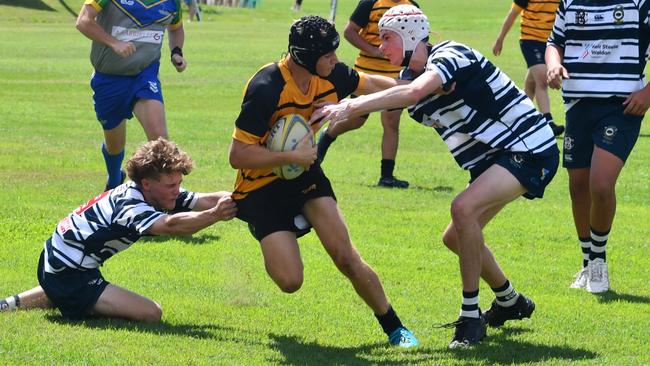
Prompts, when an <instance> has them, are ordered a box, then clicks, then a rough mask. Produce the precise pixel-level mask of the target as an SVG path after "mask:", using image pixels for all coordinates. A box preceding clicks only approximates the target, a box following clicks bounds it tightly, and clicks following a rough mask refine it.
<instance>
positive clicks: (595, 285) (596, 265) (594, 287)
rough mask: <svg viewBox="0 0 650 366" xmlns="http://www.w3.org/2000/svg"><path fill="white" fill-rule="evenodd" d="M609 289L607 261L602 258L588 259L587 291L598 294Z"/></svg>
mask: <svg viewBox="0 0 650 366" xmlns="http://www.w3.org/2000/svg"><path fill="white" fill-rule="evenodd" d="M608 290H609V271H608V270H607V262H605V261H604V260H603V259H602V258H596V259H594V260H593V261H589V277H588V278H587V291H589V292H591V293H592V294H599V293H603V292H607V291H608Z"/></svg>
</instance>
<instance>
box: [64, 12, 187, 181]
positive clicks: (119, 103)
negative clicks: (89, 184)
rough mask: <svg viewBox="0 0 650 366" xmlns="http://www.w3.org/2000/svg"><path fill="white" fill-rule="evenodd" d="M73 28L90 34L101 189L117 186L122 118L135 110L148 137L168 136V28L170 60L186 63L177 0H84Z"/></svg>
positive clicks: (122, 143) (123, 128)
mask: <svg viewBox="0 0 650 366" xmlns="http://www.w3.org/2000/svg"><path fill="white" fill-rule="evenodd" d="M76 26H77V29H78V30H79V31H80V32H81V33H82V34H83V35H85V36H86V37H88V38H90V39H91V40H92V41H93V42H92V48H91V52H90V61H91V63H92V65H93V69H94V73H93V75H92V79H91V80H90V86H91V88H92V89H93V105H94V107H95V114H96V116H97V120H98V121H99V123H100V124H101V126H102V129H103V131H104V143H103V144H102V147H101V150H102V155H103V157H104V162H105V164H106V171H107V173H108V179H107V182H106V187H105V190H108V189H111V188H114V187H117V186H118V185H120V184H121V183H122V182H123V181H124V179H125V177H126V175H125V173H124V171H123V170H122V168H121V166H122V161H123V160H124V146H125V144H126V120H128V119H131V118H132V117H133V115H134V114H135V116H136V118H137V119H138V121H139V122H140V124H141V125H142V128H143V129H144V132H145V134H146V135H147V138H148V139H149V140H155V139H157V138H158V137H164V138H167V123H166V119H165V105H164V102H163V95H162V85H161V84H160V80H159V79H158V69H159V68H160V57H161V49H162V45H163V42H164V38H165V30H168V36H169V42H168V43H169V48H170V50H171V63H172V65H173V66H174V68H176V71H178V72H182V71H184V70H185V68H186V67H187V62H186V61H185V58H184V57H183V51H182V48H183V44H184V42H185V32H184V30H183V22H182V18H181V5H180V0H135V1H134V0H121V1H117V0H85V1H84V5H83V7H82V8H81V11H80V12H79V16H78V17H77V24H76Z"/></svg>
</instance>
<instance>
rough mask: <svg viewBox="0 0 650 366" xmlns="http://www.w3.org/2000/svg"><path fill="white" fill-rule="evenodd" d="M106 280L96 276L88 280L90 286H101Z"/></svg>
mask: <svg viewBox="0 0 650 366" xmlns="http://www.w3.org/2000/svg"><path fill="white" fill-rule="evenodd" d="M103 282H104V280H103V279H101V278H95V279H94V280H90V281H88V286H99V285H101V284H102V283H103Z"/></svg>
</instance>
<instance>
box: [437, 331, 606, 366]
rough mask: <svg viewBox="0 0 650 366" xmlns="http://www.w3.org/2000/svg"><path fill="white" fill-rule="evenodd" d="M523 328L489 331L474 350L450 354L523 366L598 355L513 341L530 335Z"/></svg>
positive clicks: (468, 358)
mask: <svg viewBox="0 0 650 366" xmlns="http://www.w3.org/2000/svg"><path fill="white" fill-rule="evenodd" d="M528 331H529V330H527V329H522V328H503V329H502V330H493V329H492V328H490V329H488V336H487V338H485V339H484V340H483V341H482V342H481V344H480V345H478V346H476V347H474V348H472V349H464V350H447V352H448V353H451V354H453V355H454V357H455V358H458V359H461V360H463V362H466V363H481V364H483V363H487V364H489V365H492V364H497V363H498V364H520V363H543V362H545V361H550V360H555V361H557V360H562V361H569V363H572V362H575V361H581V360H593V359H595V358H597V357H598V354H597V353H595V352H592V351H589V350H586V349H583V348H578V347H572V346H570V345H561V346H558V345H546V344H536V343H530V342H525V341H520V340H518V339H514V338H512V337H513V336H516V335H518V334H521V333H524V332H528Z"/></svg>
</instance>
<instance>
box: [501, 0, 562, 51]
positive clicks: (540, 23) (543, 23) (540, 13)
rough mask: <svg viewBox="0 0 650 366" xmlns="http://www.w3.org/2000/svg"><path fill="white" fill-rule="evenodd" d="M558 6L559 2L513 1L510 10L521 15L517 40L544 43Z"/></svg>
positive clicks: (546, 0)
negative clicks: (519, 33)
mask: <svg viewBox="0 0 650 366" xmlns="http://www.w3.org/2000/svg"><path fill="white" fill-rule="evenodd" d="M559 5H560V0H514V2H513V4H512V8H513V9H515V10H516V11H518V12H519V13H521V35H520V36H519V39H528V40H533V41H541V42H544V43H546V40H547V39H548V36H549V34H551V31H552V30H553V23H554V22H555V12H556V11H557V8H558V6H559Z"/></svg>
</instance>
